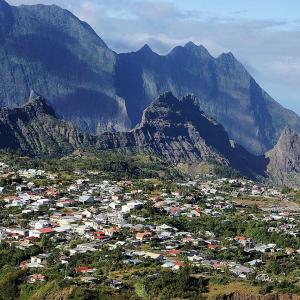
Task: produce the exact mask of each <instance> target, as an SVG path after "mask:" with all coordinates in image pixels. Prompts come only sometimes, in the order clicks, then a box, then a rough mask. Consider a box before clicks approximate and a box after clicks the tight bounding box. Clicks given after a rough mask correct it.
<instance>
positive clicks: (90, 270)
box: [75, 266, 97, 274]
mask: <svg viewBox="0 0 300 300" xmlns="http://www.w3.org/2000/svg"><path fill="white" fill-rule="evenodd" d="M95 271H97V269H96V268H91V267H84V266H82V267H77V268H75V272H76V273H83V274H86V273H93V272H95Z"/></svg>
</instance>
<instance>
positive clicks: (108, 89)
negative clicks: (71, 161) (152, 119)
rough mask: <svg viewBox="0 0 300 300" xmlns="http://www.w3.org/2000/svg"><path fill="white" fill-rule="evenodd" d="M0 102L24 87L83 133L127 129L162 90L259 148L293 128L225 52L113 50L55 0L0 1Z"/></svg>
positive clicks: (23, 93)
mask: <svg viewBox="0 0 300 300" xmlns="http://www.w3.org/2000/svg"><path fill="white" fill-rule="evenodd" d="M0 62H1V68H0V106H2V107H10V108H13V107H18V106H20V105H23V104H24V101H23V100H24V99H26V97H27V95H28V94H29V92H30V89H31V88H32V89H34V90H36V91H37V92H38V93H39V94H41V95H43V96H44V97H45V98H46V99H47V101H49V103H51V105H52V106H53V108H54V110H55V112H56V113H57V115H58V116H59V117H62V118H63V119H65V120H67V121H72V122H73V124H75V125H76V126H77V127H78V128H80V129H82V130H84V131H86V132H89V133H90V134H100V133H103V132H104V131H126V130H129V129H131V128H133V127H134V126H136V125H137V124H138V123H140V121H141V118H142V115H143V111H144V109H146V108H147V107H148V106H149V105H150V104H151V103H152V101H153V100H154V99H156V98H157V97H158V96H159V95H160V94H162V93H164V92H166V91H172V92H173V94H174V95H175V96H176V97H179V98H181V97H183V96H185V95H186V94H189V93H193V94H195V95H196V96H197V97H198V99H200V100H199V102H200V105H201V108H202V109H203V110H204V111H205V112H207V113H208V114H209V115H211V116H212V117H214V119H216V120H217V121H218V122H219V123H221V124H222V125H223V126H224V128H225V129H226V131H227V132H228V134H229V137H230V138H233V139H234V140H236V141H237V142H238V143H239V144H240V145H242V146H243V147H245V148H246V149H247V150H249V151H250V152H252V153H256V154H261V153H263V152H265V151H266V150H269V149H271V148H272V147H273V146H274V144H275V143H276V141H277V139H278V137H279V135H280V132H281V130H282V129H283V128H284V127H290V128H292V129H293V130H295V131H296V132H300V119H299V117H298V116H297V115H296V114H295V113H293V112H291V111H289V110H286V109H284V108H283V107H281V106H280V105H279V104H278V103H277V102H275V101H274V100H273V99H272V98H271V97H270V96H269V95H267V93H266V92H265V91H264V90H263V89H262V88H261V87H260V86H259V85H258V84H257V83H256V82H255V80H254V79H253V78H252V77H251V76H250V74H249V73H248V72H247V71H246V69H245V68H244V67H243V66H242V65H241V64H240V63H239V62H238V61H237V60H236V59H235V57H234V56H233V55H232V54H231V53H227V54H222V55H220V56H219V57H217V58H214V57H212V56H211V55H210V54H209V53H208V51H207V50H206V49H205V48H204V47H202V46H196V45H195V44H193V43H191V42H190V43H188V44H186V45H185V46H184V47H181V46H179V47H176V48H174V49H173V50H172V51H171V52H170V53H169V54H168V55H165V56H161V55H158V54H156V53H155V52H153V51H152V50H151V49H150V47H149V46H145V47H143V48H142V49H141V50H139V51H137V52H132V53H127V54H116V53H114V52H113V51H112V50H110V49H109V48H108V47H107V46H106V44H105V43H104V42H103V41H102V39H101V38H100V37H99V36H98V35H97V34H96V33H95V32H94V31H93V29H92V28H91V27H90V26H89V25H88V24H86V23H85V22H82V21H80V20H79V19H78V18H76V17H75V16H74V15H72V14H71V13H70V12H68V11H67V10H64V9H61V8H59V7H58V6H54V5H52V6H47V5H32V6H27V5H22V6H19V7H14V6H10V5H8V4H7V3H6V2H5V1H3V0H0Z"/></svg>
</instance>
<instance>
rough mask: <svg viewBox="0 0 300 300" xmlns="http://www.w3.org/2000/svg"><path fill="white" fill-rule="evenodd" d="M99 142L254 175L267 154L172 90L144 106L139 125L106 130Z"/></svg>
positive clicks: (261, 168) (259, 171) (259, 172)
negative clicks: (249, 147) (236, 138)
mask: <svg viewBox="0 0 300 300" xmlns="http://www.w3.org/2000/svg"><path fill="white" fill-rule="evenodd" d="M99 145H100V147H101V148H102V149H117V150H123V151H124V150H126V151H131V152H135V151H139V150H140V151H143V152H149V153H154V154H155V155H158V156H161V157H164V158H166V159H168V160H170V161H172V162H174V163H179V162H188V163H194V162H201V161H208V162H209V161H211V162H217V163H219V164H223V165H227V166H230V167H232V168H235V169H237V170H239V171H241V173H242V174H244V175H248V176H251V177H253V176H256V175H263V174H264V167H265V165H264V164H265V160H264V158H263V157H256V156H254V155H252V154H250V153H249V152H247V151H246V150H245V149H244V148H242V147H241V146H238V145H236V144H235V143H234V142H232V141H230V140H229V138H228V135H227V133H226V131H225V129H224V128H223V126H221V125H220V124H219V123H217V122H216V121H215V120H214V119H212V118H211V117H209V116H207V115H206V114H205V113H204V112H203V111H202V110H201V109H200V108H199V104H198V101H197V100H196V98H195V97H193V96H191V95H189V96H186V97H183V98H182V99H181V100H179V99H177V98H175V97H174V96H173V94H172V93H171V92H168V93H165V94H163V95H161V96H160V97H159V98H158V99H157V100H156V101H154V102H153V103H152V104H151V105H150V106H149V107H148V108H147V109H146V110H145V112H144V114H143V117H142V122H141V124H140V125H139V126H138V127H137V128H135V129H134V130H132V131H130V132H126V133H125V132H124V133H122V132H121V133H105V134H103V135H102V136H101V137H100V139H99Z"/></svg>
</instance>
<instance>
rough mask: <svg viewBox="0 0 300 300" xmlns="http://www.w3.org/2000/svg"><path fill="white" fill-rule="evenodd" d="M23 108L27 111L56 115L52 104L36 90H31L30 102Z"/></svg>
mask: <svg viewBox="0 0 300 300" xmlns="http://www.w3.org/2000/svg"><path fill="white" fill-rule="evenodd" d="M22 109H23V110H24V111H26V112H27V113H30V112H31V113H34V114H47V115H51V116H53V117H56V115H55V112H54V110H53V108H52V106H50V105H49V104H48V103H47V101H46V100H45V98H43V97H42V96H41V95H39V94H38V93H37V92H36V91H34V90H31V91H30V95H29V99H28V102H27V103H25V104H24V105H23V107H22Z"/></svg>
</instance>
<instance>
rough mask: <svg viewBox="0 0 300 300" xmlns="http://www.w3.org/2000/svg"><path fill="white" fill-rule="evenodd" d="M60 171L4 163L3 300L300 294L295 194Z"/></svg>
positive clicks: (242, 184) (234, 181) (233, 181)
mask: <svg viewBox="0 0 300 300" xmlns="http://www.w3.org/2000/svg"><path fill="white" fill-rule="evenodd" d="M83 160H84V159H83ZM59 164H60V170H57V171H55V172H54V171H53V170H52V171H51V170H49V169H50V168H48V167H45V168H44V169H38V168H29V167H28V165H29V164H28V163H24V166H22V160H21V162H20V161H19V162H18V163H17V164H15V163H14V162H13V160H12V159H10V160H7V159H6V160H5V159H4V160H3V161H2V162H0V193H1V194H0V196H1V202H0V205H1V211H0V241H1V244H0V253H1V256H0V264H1V265H0V268H1V272H0V287H1V289H0V294H1V293H2V294H1V297H5V298H7V299H16V298H18V297H20V299H34V297H33V298H30V297H32V296H33V295H35V293H39V294H38V295H39V296H36V297H37V298H38V297H40V298H43V297H42V296H43V295H46V294H47V293H50V295H51V293H61V292H62V291H64V293H66V294H67V295H68V296H70V299H76V295H77V297H79V298H80V297H81V298H80V299H93V295H94V294H95V293H98V294H99V293H100V294H101V293H103V294H102V295H103V299H106V298H105V297H107V298H109V297H114V298H116V299H119V298H117V295H119V297H120V299H129V298H130V299H153V297H154V295H160V297H162V298H163V299H169V298H170V299H171V298H175V297H182V298H184V297H186V298H191V297H192V296H193V297H198V296H199V295H201V296H203V297H206V298H214V297H217V296H218V295H224V294H226V293H230V292H231V291H235V292H236V291H239V292H241V293H247V291H248V292H249V293H250V292H251V294H260V295H264V294H268V293H280V294H285V293H292V294H297V293H299V292H300V267H299V266H300V235H299V232H300V226H299V224H300V205H299V204H300V202H299V199H300V194H299V192H298V191H297V190H290V189H288V188H286V187H285V188H278V187H277V188H276V187H273V186H269V185H268V184H263V183H257V182H253V181H251V180H248V179H245V178H238V177H237V178H229V177H220V176H216V175H214V174H210V173H207V174H202V175H201V176H200V175H198V176H195V177H194V178H191V177H188V176H185V175H181V176H178V177H176V176H174V178H168V177H166V178H162V177H147V176H146V177H145V176H140V178H139V176H137V177H136V176H127V178H118V177H120V176H116V178H115V179H114V178H113V177H114V176H112V175H111V174H110V176H106V173H105V172H103V170H97V164H95V165H94V166H93V164H90V165H89V167H82V168H80V167H77V165H76V164H75V167H74V168H73V169H72V168H68V167H67V162H66V161H63V160H61V161H60V163H59ZM62 170H63V171H62ZM116 172H118V170H116ZM121 177H122V176H121ZM130 177H132V178H130ZM134 177H136V178H134ZM176 274H180V278H179V277H178V278H179V279H177V277H176ZM183 274H187V277H188V278H187V279H186V280H187V282H186V284H184V280H185V279H184V277H183ZM176 280H177V281H180V284H179V283H178V282H177V281H176ZM182 282H183V283H182ZM225 286H226V288H225ZM12 287H13V288H12ZM43 293H44V294H43ZM83 294H84V295H89V296H87V298H82V295H83ZM41 295H42V296H41ZM112 295H113V296H112ZM104 296H105V297H104ZM53 297H54V296H53ZM72 297H73V298H72ZM122 297H123V298H122ZM134 297H135V298H134ZM50 298H51V296H50ZM50 298H49V299H50ZM79 298H78V299H79ZM53 299H54V298H53ZM60 299H63V298H60ZM66 299H69V298H66ZM101 299H102V298H101ZM197 299H198V298H197Z"/></svg>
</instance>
